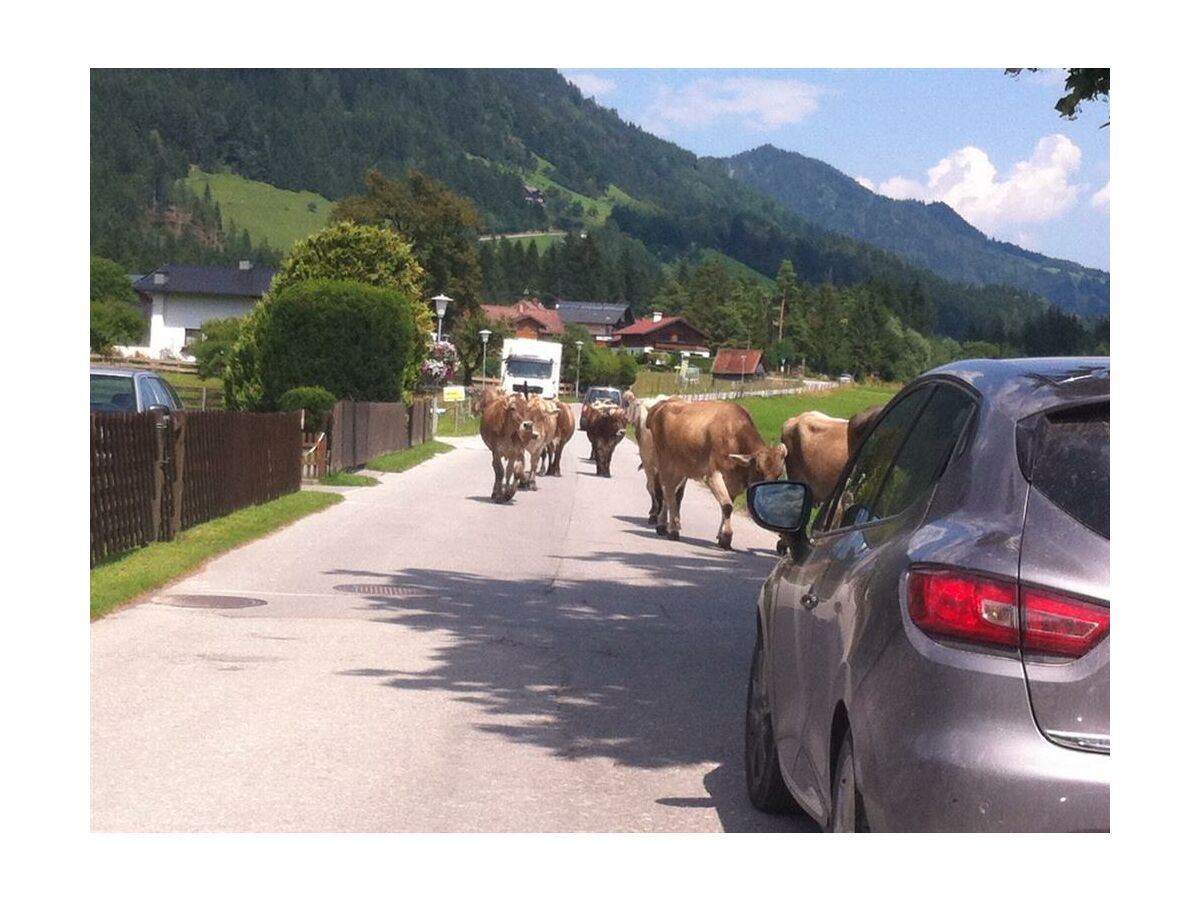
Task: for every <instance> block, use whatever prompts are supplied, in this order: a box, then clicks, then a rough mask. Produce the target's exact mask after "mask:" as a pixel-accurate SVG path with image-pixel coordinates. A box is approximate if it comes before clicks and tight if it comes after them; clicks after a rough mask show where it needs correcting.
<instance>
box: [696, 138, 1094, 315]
mask: <svg viewBox="0 0 1200 900" xmlns="http://www.w3.org/2000/svg"><path fill="white" fill-rule="evenodd" d="M714 159H716V160H717V162H718V163H719V164H720V165H722V166H723V167H724V170H725V171H726V172H727V173H728V175H729V177H730V178H732V179H734V180H737V181H741V182H742V183H744V184H746V185H748V186H750V187H753V188H754V189H756V190H758V191H760V192H762V193H764V194H766V195H767V196H769V197H771V198H772V199H774V200H776V201H777V202H778V203H780V205H782V206H783V207H784V208H785V209H787V210H788V211H790V212H792V213H794V214H795V215H797V216H799V217H800V218H801V219H803V220H805V221H807V222H811V223H813V224H814V225H817V226H819V227H822V228H824V229H827V230H830V231H833V232H836V233H838V234H842V235H844V236H846V237H850V238H853V239H855V240H862V241H866V242H867V243H870V244H872V245H874V246H877V247H880V248H882V249H884V250H888V251H890V252H892V253H895V254H897V255H898V256H900V257H901V258H902V259H905V260H906V261H908V262H910V263H912V264H914V265H917V266H920V267H921V268H925V269H929V270H930V271H932V272H934V273H935V274H937V275H940V276H942V277H943V278H948V279H951V280H955V281H962V282H965V283H968V284H1004V285H1011V286H1013V287H1020V288H1024V289H1026V290H1029V291H1032V292H1034V293H1037V294H1040V295H1041V296H1044V297H1046V298H1047V299H1048V300H1050V301H1051V302H1052V303H1053V304H1054V305H1055V306H1058V307H1059V308H1060V309H1063V310H1065V311H1067V312H1074V313H1078V314H1080V315H1087V316H1106V315H1108V311H1109V278H1110V276H1109V273H1107V272H1105V271H1103V270H1101V269H1095V268H1092V267H1089V266H1084V265H1083V264H1081V263H1077V262H1073V261H1071V260H1065V259H1056V258H1053V257H1049V256H1045V255H1044V254H1041V253H1037V252H1035V251H1032V250H1026V249H1025V248H1023V247H1018V246H1017V245H1016V244H1012V243H1009V242H1007V241H1000V240H996V239H995V238H991V237H988V236H987V235H986V234H984V233H983V232H982V231H980V230H979V229H978V228H975V227H974V226H973V225H971V224H970V223H969V222H967V221H966V220H965V219H964V218H962V216H960V215H959V214H958V213H957V212H955V211H954V209H953V208H951V207H950V206H949V205H947V204H946V203H943V202H941V201H936V202H933V203H925V202H922V201H920V200H894V199H892V198H890V197H884V196H882V195H880V194H877V193H875V192H874V191H871V190H870V189H869V188H866V187H864V186H863V185H861V184H859V183H858V182H857V181H855V180H854V179H853V178H851V177H850V176H848V175H846V174H845V173H843V172H841V171H840V170H838V169H837V168H836V167H834V166H832V165H830V164H829V163H826V162H824V161H822V160H819V159H815V158H813V157H808V156H805V155H803V154H801V153H797V152H795V151H791V150H783V149H781V148H779V147H775V146H774V145H772V144H763V145H762V146H759V147H756V148H754V149H752V150H746V151H744V152H742V153H739V154H735V155H734V156H730V157H718V158H714Z"/></svg>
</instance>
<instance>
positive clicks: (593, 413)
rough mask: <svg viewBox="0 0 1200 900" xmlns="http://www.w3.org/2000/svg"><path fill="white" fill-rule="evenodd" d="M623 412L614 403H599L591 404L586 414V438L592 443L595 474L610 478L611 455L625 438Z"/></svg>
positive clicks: (626, 421)
mask: <svg viewBox="0 0 1200 900" xmlns="http://www.w3.org/2000/svg"><path fill="white" fill-rule="evenodd" d="M628 424H629V420H628V419H626V418H625V410H623V409H621V407H620V406H618V405H617V404H615V403H611V402H609V401H600V402H597V403H593V404H591V410H590V411H589V412H588V420H587V436H588V440H589V441H591V442H592V454H593V455H594V456H595V457H596V474H597V475H603V476H604V477H605V478H611V477H612V455H613V451H614V450H615V449H616V448H617V444H619V443H620V442H621V439H622V438H623V437H625V426H626V425H628Z"/></svg>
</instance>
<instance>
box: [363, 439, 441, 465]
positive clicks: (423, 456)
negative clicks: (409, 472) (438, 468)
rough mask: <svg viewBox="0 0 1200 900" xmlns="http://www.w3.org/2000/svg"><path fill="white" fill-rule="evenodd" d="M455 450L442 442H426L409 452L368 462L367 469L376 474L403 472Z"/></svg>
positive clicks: (402, 451)
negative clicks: (440, 454) (372, 470)
mask: <svg viewBox="0 0 1200 900" xmlns="http://www.w3.org/2000/svg"><path fill="white" fill-rule="evenodd" d="M453 449H454V448H453V447H451V446H450V445H449V444H443V443H442V442H441V441H426V442H425V443H424V444H418V445H417V446H415V447H410V448H408V449H407V450H398V451H397V452H395V453H385V454H383V455H382V456H377V457H375V458H374V459H372V460H371V461H370V462H368V463H367V466H366V467H367V468H368V469H374V470H375V471H376V472H403V471H405V470H406V469H411V468H412V467H413V466H417V465H420V464H421V463H423V462H425V461H426V460H427V459H432V458H433V457H435V456H437V455H438V454H439V453H447V452H449V451H450V450H453Z"/></svg>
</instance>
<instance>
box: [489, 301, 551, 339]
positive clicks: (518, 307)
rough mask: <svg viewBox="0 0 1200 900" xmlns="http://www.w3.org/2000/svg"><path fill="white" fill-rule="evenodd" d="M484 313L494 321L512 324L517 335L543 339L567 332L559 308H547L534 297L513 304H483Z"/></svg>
mask: <svg viewBox="0 0 1200 900" xmlns="http://www.w3.org/2000/svg"><path fill="white" fill-rule="evenodd" d="M483 314H484V315H485V316H487V317H488V318H489V319H492V320H493V321H504V322H507V323H508V324H509V325H511V326H512V329H513V334H514V336H515V337H523V338H534V339H535V340H542V339H544V338H546V337H548V336H551V335H562V334H566V333H567V329H566V326H564V325H563V320H562V318H560V317H559V314H558V310H554V309H546V307H544V306H542V302H541V301H540V300H537V299H535V298H533V297H525V298H522V299H521V300H518V301H517V302H516V303H514V304H513V305H512V306H496V305H492V304H488V303H485V304H483Z"/></svg>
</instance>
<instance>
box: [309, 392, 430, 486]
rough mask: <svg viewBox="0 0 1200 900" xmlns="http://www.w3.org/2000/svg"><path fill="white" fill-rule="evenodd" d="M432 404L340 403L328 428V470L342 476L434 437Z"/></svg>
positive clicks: (422, 400)
mask: <svg viewBox="0 0 1200 900" xmlns="http://www.w3.org/2000/svg"><path fill="white" fill-rule="evenodd" d="M432 402H433V401H432V400H431V399H430V398H429V397H418V398H416V399H415V400H414V401H413V405H412V406H411V407H409V406H405V405H404V404H403V403H369V402H359V401H354V400H340V401H338V403H337V405H336V406H334V408H333V416H332V420H331V423H330V426H329V469H330V471H333V472H341V471H343V470H345V469H352V468H354V467H356V466H362V465H365V464H366V463H367V462H368V461H369V460H371V459H373V458H374V457H376V456H379V455H380V454H383V453H393V452H395V451H397V450H407V449H408V448H409V447H414V446H416V445H417V444H423V443H425V442H426V441H427V440H429V439H430V437H432V434H431V433H430V432H431V429H432V424H431V421H430V420H431V412H432Z"/></svg>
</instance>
